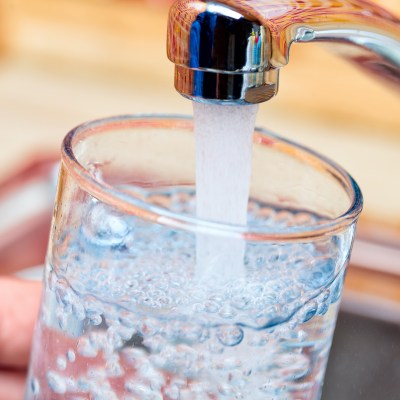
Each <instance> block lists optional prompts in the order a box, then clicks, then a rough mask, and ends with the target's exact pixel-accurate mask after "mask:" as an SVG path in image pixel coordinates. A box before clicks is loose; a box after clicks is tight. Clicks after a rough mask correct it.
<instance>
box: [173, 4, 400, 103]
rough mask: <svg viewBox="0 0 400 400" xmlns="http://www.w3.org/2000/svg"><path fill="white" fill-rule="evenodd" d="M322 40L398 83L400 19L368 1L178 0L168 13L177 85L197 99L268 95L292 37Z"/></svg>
mask: <svg viewBox="0 0 400 400" xmlns="http://www.w3.org/2000/svg"><path fill="white" fill-rule="evenodd" d="M317 41H324V42H330V43H336V44H339V45H341V44H346V45H347V46H337V49H338V51H339V52H340V53H341V54H342V55H343V56H344V57H346V58H347V59H349V60H350V61H352V62H354V63H356V64H358V65H359V66H361V67H362V68H363V69H365V70H367V71H368V72H372V73H374V74H375V75H377V76H378V77H381V78H385V80H386V81H387V82H390V83H392V85H400V20H399V19H398V18H397V17H395V16H394V15H392V14H391V13H389V12H388V11H386V10H384V9H383V8H381V7H379V6H377V5H375V4H372V3H368V2H367V1H365V0H341V1H336V0H320V1H318V0H310V1H300V0H296V1H293V0H249V1H244V0H221V1H220V2H219V3H217V2H208V1H206V0H178V1H177V2H176V3H175V4H174V5H173V6H172V7H171V10H170V14H169V21H168V42H167V52H168V57H169V59H170V60H171V61H172V62H174V63H175V88H176V89H177V90H178V92H179V93H181V94H182V95H183V96H185V97H188V98H190V99H193V100H196V101H204V102H217V103H219V102H224V103H235V104H238V103H241V104H246V103H260V102H263V101H266V100H269V99H271V98H272V97H273V96H274V95H276V93H277V90H278V77H279V73H278V72H279V69H280V68H281V67H283V66H284V65H286V64H287V62H288V59H289V50H290V46H291V45H292V43H294V42H317ZM348 45H351V46H348Z"/></svg>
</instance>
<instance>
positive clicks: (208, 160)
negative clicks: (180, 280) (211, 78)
mask: <svg viewBox="0 0 400 400" xmlns="http://www.w3.org/2000/svg"><path fill="white" fill-rule="evenodd" d="M193 110H194V123H195V135H196V203H197V209H196V213H197V217H198V218H201V219H205V220H209V221H216V222H223V223H227V224H234V225H246V222H247V221H246V216H247V203H248V199H249V191H250V178H251V158H252V157H251V152H252V134H253V131H254V124H255V119H256V114H257V110H258V105H250V106H245V107H244V106H223V105H214V104H203V103H197V102H194V103H193ZM244 250H245V243H244V241H242V240H240V239H234V238H227V237H219V238H217V237H215V236H213V237H211V236H207V235H206V234H199V235H198V236H197V268H196V272H197V275H198V278H199V279H202V280H206V281H208V282H213V281H215V280H217V281H218V280H220V279H222V278H223V279H236V278H238V277H240V276H242V275H243V256H244Z"/></svg>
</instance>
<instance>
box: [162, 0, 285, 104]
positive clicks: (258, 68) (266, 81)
mask: <svg viewBox="0 0 400 400" xmlns="http://www.w3.org/2000/svg"><path fill="white" fill-rule="evenodd" d="M167 54H168V58H169V59H170V60H171V61H172V62H173V63H175V88H176V90H177V91H178V92H179V93H181V94H182V95H183V96H185V97H187V98H190V99H192V100H195V101H200V102H211V103H223V104H230V103H233V104H255V103H260V102H263V101H266V100H269V99H271V98H272V97H273V96H274V95H275V94H276V93H277V90H278V76H279V75H278V71H279V70H278V69H275V68H273V66H272V65H271V64H270V55H271V35H270V32H269V29H268V28H267V27H265V26H263V25H262V24H261V23H260V22H259V21H257V20H255V19H254V18H252V17H250V16H248V15H244V14H243V13H241V12H238V11H236V10H234V9H233V8H230V7H228V6H226V5H223V4H220V3H217V2H210V1H206V0H193V1H188V0H179V1H178V2H176V3H175V4H174V5H173V6H172V8H171V10H170V14H169V21H168V36H167Z"/></svg>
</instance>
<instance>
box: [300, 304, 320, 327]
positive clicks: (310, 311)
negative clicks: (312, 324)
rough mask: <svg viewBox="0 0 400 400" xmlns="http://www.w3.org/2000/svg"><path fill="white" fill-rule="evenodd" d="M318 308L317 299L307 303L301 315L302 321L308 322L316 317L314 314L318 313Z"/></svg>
mask: <svg viewBox="0 0 400 400" xmlns="http://www.w3.org/2000/svg"><path fill="white" fill-rule="evenodd" d="M317 310H318V304H317V303H316V302H315V301H313V302H311V303H310V304H307V305H306V307H305V309H304V310H303V315H302V317H301V320H302V322H308V321H309V320H310V319H311V318H312V317H314V315H315V314H316V313H317Z"/></svg>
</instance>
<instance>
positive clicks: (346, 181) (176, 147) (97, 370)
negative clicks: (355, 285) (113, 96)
mask: <svg viewBox="0 0 400 400" xmlns="http://www.w3.org/2000/svg"><path fill="white" fill-rule="evenodd" d="M232 195H234V193H233V194H232ZM227 196H228V195H227ZM361 208H362V196H361V193H360V190H359V188H358V186H357V184H356V183H355V182H354V180H353V179H352V178H351V177H350V176H349V175H348V174H347V173H346V172H345V171H344V170H343V169H341V168H340V167H339V166H337V165H336V164H334V163H332V162H331V161H328V160H327V159H325V158H324V157H321V156H319V155H317V154H316V153H314V152H312V151H310V150H307V149H306V148H304V147H302V146H299V145H296V144H294V143H291V142H289V141H286V140H284V139H282V138H279V137H277V136H275V135H273V134H271V133H269V132H267V131H264V130H262V129H256V130H255V132H254V135H253V164H252V180H251V193H250V200H249V204H248V223H247V225H246V226H236V225H230V224H226V223H218V222H215V221H205V220H200V219H198V218H196V211H195V209H196V190H195V141H194V135H193V122H192V120H191V119H189V118H185V117H175V116H131V115H128V116H119V117H113V118H107V119H102V120H97V121H93V122H89V123H85V124H83V125H80V126H78V127H77V128H75V129H73V130H72V131H71V132H70V133H69V134H68V135H67V136H66V138H65V140H64V142H63V146H62V161H61V167H60V173H59V182H58V190H57V196H56V202H55V206H54V216H53V222H52V228H51V233H50V242H49V247H48V253H47V261H46V269H45V276H44V287H43V295H42V301H41V309H40V315H39V317H38V321H37V325H36V329H35V334H34V339H33V349H32V355H31V363H30V370H29V377H28V381H27V387H26V395H25V399H40V400H46V399H49V400H50V399H51V400H57V399H71V400H72V399H74V400H78V399H79V400H83V399H97V400H99V399H106V400H113V399H124V400H134V399H135V400H144V399H146V400H149V399H168V400H176V399H180V400H186V399H190V400H193V399H213V400H215V399H248V400H250V399H251V400H257V399H271V400H272V399H274V400H278V399H279V400H283V399H286V400H290V399H293V400H294V399H296V400H299V399H307V400H310V399H318V398H319V397H320V393H321V386H322V383H323V378H324V371H325V366H326V362H327V358H328V354H329V349H330V345H331V340H332V334H333V331H334V326H335V321H336V316H337V312H338V307H339V301H340V296H341V292H342V287H343V280H344V277H345V273H346V267H347V264H348V261H349V257H350V252H351V247H352V243H353V238H354V233H355V227H356V221H357V218H358V216H359V213H360V211H361ZM199 237H201V238H202V239H204V237H206V238H208V240H209V241H210V242H212V241H213V240H214V239H215V240H216V241H218V243H223V242H224V240H225V241H226V243H228V247H225V248H224V249H222V247H224V246H222V247H221V251H229V246H233V247H235V246H236V245H243V246H244V249H245V250H244V255H243V257H242V259H241V260H240V263H239V264H240V268H239V269H240V271H239V273H238V271H235V273H230V269H229V266H226V265H220V264H222V263H223V260H224V258H223V257H222V258H219V256H220V255H219V254H217V253H218V251H216V250H215V246H214V247H212V248H213V249H214V251H215V253H216V254H214V256H215V259H214V261H216V262H215V265H214V268H213V269H212V272H211V273H210V271H209V268H205V269H203V266H202V264H201V263H200V262H198V261H199V260H197V262H196V242H198V241H199ZM227 249H228V250H227ZM228 259H229V258H228Z"/></svg>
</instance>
